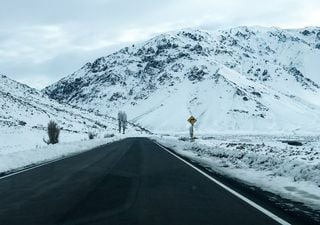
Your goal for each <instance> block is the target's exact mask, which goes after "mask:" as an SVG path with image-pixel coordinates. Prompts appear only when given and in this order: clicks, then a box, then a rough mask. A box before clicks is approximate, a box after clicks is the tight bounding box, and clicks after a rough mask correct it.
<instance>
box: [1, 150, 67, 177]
mask: <svg viewBox="0 0 320 225" xmlns="http://www.w3.org/2000/svg"><path fill="white" fill-rule="evenodd" d="M72 156H73V155H72ZM72 156H68V157H63V158H58V159H55V160H51V161H49V162H45V163H42V164H39V165H36V166H32V167H29V168H26V169H21V170H19V171H17V172H13V173H9V174H8V175H5V176H2V177H0V180H2V179H4V178H7V177H11V176H14V175H17V174H19V173H24V172H27V171H29V170H33V169H36V168H39V167H41V166H45V165H48V164H50V163H54V162H57V161H60V160H63V159H66V158H69V157H72Z"/></svg>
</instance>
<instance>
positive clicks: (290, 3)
mask: <svg viewBox="0 0 320 225" xmlns="http://www.w3.org/2000/svg"><path fill="white" fill-rule="evenodd" d="M0 3H1V5H0V73H1V74H5V75H7V76H9V77H10V78H13V79H16V80H18V81H20V82H23V83H26V84H28V85H30V86H32V87H35V88H42V87H44V86H46V85H48V84H50V83H53V82H55V81H57V80H59V79H60V78H62V77H64V76H66V75H69V74H71V73H72V72H74V71H75V70H77V69H79V68H80V67H81V66H82V65H83V64H85V63H86V62H88V61H92V60H94V59H95V58H97V57H100V56H104V55H107V54H108V53H111V52H112V51H114V50H117V49H118V48H120V47H123V46H125V45H127V44H128V43H132V42H136V41H142V40H145V39H148V38H150V37H152V36H155V35H156V34H158V33H161V32H166V31H170V30H175V29H181V28H192V27H196V28H200V29H205V30H215V29H218V28H224V27H233V26H242V25H249V26H250V25H260V26H269V27H270V26H277V27H283V28H300V27H305V26H320V0H303V1H302V0H0Z"/></svg>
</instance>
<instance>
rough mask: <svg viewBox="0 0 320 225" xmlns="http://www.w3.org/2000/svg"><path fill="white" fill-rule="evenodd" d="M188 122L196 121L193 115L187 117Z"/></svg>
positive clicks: (193, 122)
mask: <svg viewBox="0 0 320 225" xmlns="http://www.w3.org/2000/svg"><path fill="white" fill-rule="evenodd" d="M188 122H189V123H191V125H193V124H195V123H196V122H197V119H196V118H194V117H193V116H190V117H189V119H188Z"/></svg>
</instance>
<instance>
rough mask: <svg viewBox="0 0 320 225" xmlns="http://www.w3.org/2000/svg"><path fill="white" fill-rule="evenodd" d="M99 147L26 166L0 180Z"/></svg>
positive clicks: (0, 178)
mask: <svg viewBox="0 0 320 225" xmlns="http://www.w3.org/2000/svg"><path fill="white" fill-rule="evenodd" d="M111 143H112V142H111ZM107 144H109V143H107ZM103 145H104V144H102V145H101V146H103ZM101 146H96V147H93V148H91V149H88V150H84V151H81V152H75V153H71V154H69V155H66V156H63V157H59V158H57V159H53V160H50V161H47V162H43V163H40V164H38V165H35V166H31V167H28V166H26V167H28V168H26V169H21V170H18V171H16V172H13V173H9V174H7V175H4V176H2V177H0V180H2V179H5V178H7V177H11V176H14V175H17V174H20V173H24V172H27V171H29V170H33V169H36V168H39V167H41V166H45V165H48V164H51V163H55V162H58V161H61V160H64V159H68V158H72V157H74V156H77V155H80V154H82V153H85V152H88V151H91V150H93V149H95V148H99V147H101Z"/></svg>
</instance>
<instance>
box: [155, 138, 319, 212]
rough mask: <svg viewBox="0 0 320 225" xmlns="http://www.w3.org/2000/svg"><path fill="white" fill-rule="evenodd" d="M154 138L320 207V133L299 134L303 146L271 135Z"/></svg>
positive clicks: (224, 170)
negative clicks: (316, 135)
mask: <svg viewBox="0 0 320 225" xmlns="http://www.w3.org/2000/svg"><path fill="white" fill-rule="evenodd" d="M296 138H298V137H296ZM155 139H156V141H158V142H159V143H161V144H163V145H164V146H167V147H169V148H171V149H173V150H174V151H176V152H177V153H178V154H180V155H182V156H185V157H188V158H191V159H192V160H194V161H196V162H199V163H200V164H202V165H204V166H205V167H207V168H208V167H209V168H210V169H212V170H213V171H215V172H218V173H221V174H224V175H227V176H230V177H234V178H237V179H240V180H241V181H242V182H245V183H247V184H250V185H254V186H257V187H260V188H262V189H264V190H266V191H269V192H273V193H275V194H277V195H280V196H282V197H284V198H287V199H291V200H294V201H298V202H302V203H304V204H305V205H307V206H309V207H312V208H314V209H316V210H320V176H319V175H320V137H299V140H300V141H301V142H302V143H303V145H302V146H290V145H288V144H287V143H283V142H282V141H283V140H288V138H287V137H272V136H265V137H262V136H225V137H223V136H220V137H215V138H202V139H198V140H196V142H194V143H190V142H189V141H182V140H179V139H178V137H162V138H155Z"/></svg>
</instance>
